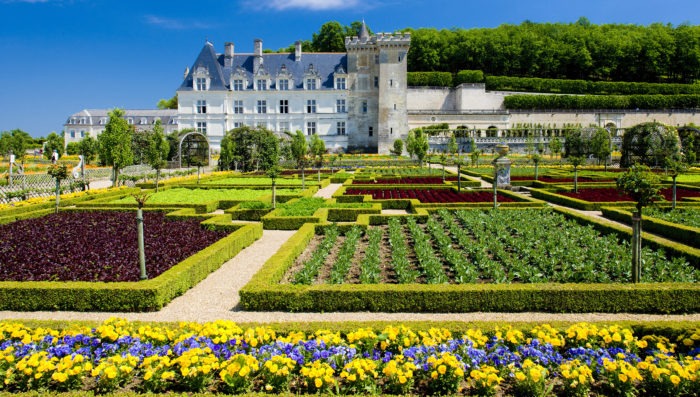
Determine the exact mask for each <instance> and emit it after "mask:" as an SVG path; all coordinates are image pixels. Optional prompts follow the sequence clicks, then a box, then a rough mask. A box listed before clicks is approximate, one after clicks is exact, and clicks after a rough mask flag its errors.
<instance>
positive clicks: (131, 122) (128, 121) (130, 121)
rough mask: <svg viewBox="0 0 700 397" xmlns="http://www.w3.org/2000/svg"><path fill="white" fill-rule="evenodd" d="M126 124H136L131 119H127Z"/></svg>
mask: <svg viewBox="0 0 700 397" xmlns="http://www.w3.org/2000/svg"><path fill="white" fill-rule="evenodd" d="M126 123H127V124H129V125H131V124H134V119H131V118H129V119H126Z"/></svg>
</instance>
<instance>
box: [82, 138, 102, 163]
mask: <svg viewBox="0 0 700 397" xmlns="http://www.w3.org/2000/svg"><path fill="white" fill-rule="evenodd" d="M97 149H98V145H97V139H95V138H93V137H91V136H90V135H86V136H85V138H83V139H81V140H80V142H78V154H80V155H82V156H83V160H85V164H90V162H92V161H95V157H97Z"/></svg>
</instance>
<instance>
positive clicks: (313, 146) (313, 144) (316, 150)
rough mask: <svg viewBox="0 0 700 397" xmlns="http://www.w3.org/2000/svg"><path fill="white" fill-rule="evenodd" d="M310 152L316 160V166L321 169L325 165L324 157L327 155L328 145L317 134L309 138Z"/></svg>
mask: <svg viewBox="0 0 700 397" xmlns="http://www.w3.org/2000/svg"><path fill="white" fill-rule="evenodd" d="M309 141H310V142H309V151H310V153H311V155H312V156H313V159H314V165H315V166H316V167H321V164H322V163H323V155H324V154H325V153H326V143H325V142H323V139H321V137H319V136H318V135H316V134H313V135H311V137H310V138H309Z"/></svg>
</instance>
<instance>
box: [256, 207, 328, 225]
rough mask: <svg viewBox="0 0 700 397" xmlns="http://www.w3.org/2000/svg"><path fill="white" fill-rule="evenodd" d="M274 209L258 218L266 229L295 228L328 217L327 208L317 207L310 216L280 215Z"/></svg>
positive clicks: (318, 221)
mask: <svg viewBox="0 0 700 397" xmlns="http://www.w3.org/2000/svg"><path fill="white" fill-rule="evenodd" d="M280 212H281V210H280V209H276V210H273V211H272V212H270V213H269V214H267V215H265V216H263V217H262V218H260V220H261V221H262V225H263V228H264V229H266V230H297V229H299V228H300V227H302V226H303V225H304V224H306V223H322V222H325V221H326V219H328V208H319V209H317V210H316V212H314V214H313V215H312V216H280V215H279V214H280Z"/></svg>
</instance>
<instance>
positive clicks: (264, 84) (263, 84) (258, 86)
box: [255, 79, 267, 91]
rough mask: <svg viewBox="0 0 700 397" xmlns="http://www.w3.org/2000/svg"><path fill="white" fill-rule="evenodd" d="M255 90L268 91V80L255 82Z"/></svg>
mask: <svg viewBox="0 0 700 397" xmlns="http://www.w3.org/2000/svg"><path fill="white" fill-rule="evenodd" d="M255 89H256V90H258V91H265V90H267V80H263V79H258V80H255Z"/></svg>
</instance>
